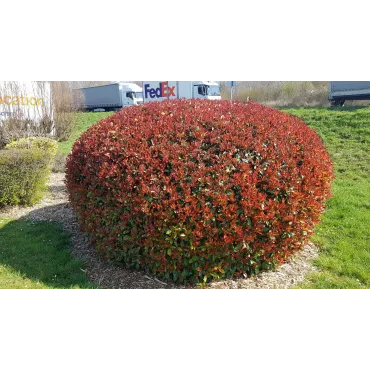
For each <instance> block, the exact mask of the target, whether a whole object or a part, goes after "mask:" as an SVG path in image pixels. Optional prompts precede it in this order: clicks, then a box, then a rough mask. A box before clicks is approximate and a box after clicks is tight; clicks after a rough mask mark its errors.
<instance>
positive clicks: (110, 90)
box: [73, 82, 143, 112]
mask: <svg viewBox="0 0 370 370" xmlns="http://www.w3.org/2000/svg"><path fill="white" fill-rule="evenodd" d="M142 91H143V90H142V88H141V87H140V86H138V85H136V84H134V83H125V82H115V83H112V84H109V85H102V86H94V87H85V88H82V89H75V90H73V103H74V106H75V107H76V108H79V109H82V110H87V111H95V112H99V111H100V112H103V111H117V110H120V109H121V108H124V107H129V106H131V105H137V104H142V103H143V92H142Z"/></svg>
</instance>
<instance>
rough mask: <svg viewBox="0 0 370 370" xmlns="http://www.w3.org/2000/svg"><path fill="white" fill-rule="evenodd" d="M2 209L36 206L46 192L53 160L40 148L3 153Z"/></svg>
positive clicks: (0, 164) (0, 163)
mask: <svg viewBox="0 0 370 370" xmlns="http://www.w3.org/2000/svg"><path fill="white" fill-rule="evenodd" d="M0 168H1V171H0V207H1V206H5V205H18V204H22V205H32V204H34V203H36V202H37V201H39V200H40V199H41V198H42V196H43V194H44V191H45V189H46V185H45V184H46V180H47V178H48V175H49V173H50V159H49V157H48V156H46V155H45V153H44V152H43V151H42V150H40V149H28V150H24V149H8V150H1V151H0Z"/></svg>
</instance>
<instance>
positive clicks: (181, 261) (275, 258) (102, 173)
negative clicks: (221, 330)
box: [67, 100, 333, 283]
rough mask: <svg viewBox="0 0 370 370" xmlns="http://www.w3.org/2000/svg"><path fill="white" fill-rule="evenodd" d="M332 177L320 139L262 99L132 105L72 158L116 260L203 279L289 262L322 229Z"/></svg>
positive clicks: (86, 224) (70, 171)
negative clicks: (318, 226)
mask: <svg viewBox="0 0 370 370" xmlns="http://www.w3.org/2000/svg"><path fill="white" fill-rule="evenodd" d="M332 181H333V164H332V161H331V159H330V157H329V155H328V153H327V151H326V149H325V147H324V145H323V143H322V141H321V139H320V138H319V136H318V135H317V134H316V133H315V132H314V131H313V130H312V129H311V128H309V127H308V126H307V125H306V124H305V123H304V122H303V121H302V120H300V119H298V118H296V117H293V116H291V115H289V114H286V113H282V112H280V111H278V110H276V109H272V108H268V107H265V106H262V105H260V104H257V103H254V102H249V103H248V104H246V103H242V102H231V101H208V100H168V101H164V102H161V103H149V104H144V105H140V106H133V107H129V108H125V109H122V110H121V111H120V112H118V113H116V114H115V115H113V116H111V117H109V118H106V119H104V120H102V121H100V122H99V123H98V124H96V125H94V126H92V127H91V128H90V129H89V130H87V131H86V132H85V133H84V134H83V135H82V136H81V137H80V139H79V140H78V141H77V142H76V143H75V144H74V147H73V150H72V153H71V154H70V155H69V157H68V159H67V186H68V189H69V193H70V200H71V203H72V205H73V207H74V209H75V211H76V213H77V216H78V219H79V222H80V224H81V226H82V229H83V230H84V231H86V232H87V233H88V234H89V235H90V236H91V239H92V241H93V243H94V244H95V245H96V247H97V248H98V249H99V250H100V251H101V252H102V253H103V254H104V256H105V257H106V258H107V259H109V260H111V261H114V262H118V263H122V264H123V265H125V266H127V267H129V268H135V269H145V270H147V271H148V272H150V273H152V274H155V275H157V276H160V277H165V278H168V279H172V280H174V281H179V282H191V283H203V282H207V281H211V280H213V279H220V278H229V277H235V276H236V277H237V276H245V275H251V274H254V273H257V272H259V271H261V270H267V269H270V268H272V267H274V266H275V265H277V264H280V263H283V262H285V261H286V260H287V258H288V257H289V256H290V255H291V254H292V253H294V252H296V251H298V250H299V249H300V248H302V247H303V246H304V245H305V243H306V242H307V240H308V238H309V236H310V234H312V232H313V228H314V225H315V224H316V223H317V222H318V220H319V217H320V214H321V213H322V212H323V210H324V205H325V201H326V199H327V198H328V197H329V196H330V187H331V184H332Z"/></svg>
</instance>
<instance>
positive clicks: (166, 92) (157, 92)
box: [144, 82, 176, 99]
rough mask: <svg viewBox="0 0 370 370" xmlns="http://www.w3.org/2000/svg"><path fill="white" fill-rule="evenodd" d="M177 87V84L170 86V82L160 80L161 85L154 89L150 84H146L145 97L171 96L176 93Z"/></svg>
mask: <svg viewBox="0 0 370 370" xmlns="http://www.w3.org/2000/svg"><path fill="white" fill-rule="evenodd" d="M175 87H176V86H168V82H160V83H159V87H158V88H156V89H153V88H151V87H150V84H145V85H144V94H145V98H148V95H149V96H150V97H151V98H152V99H154V98H169V97H170V96H176V95H175Z"/></svg>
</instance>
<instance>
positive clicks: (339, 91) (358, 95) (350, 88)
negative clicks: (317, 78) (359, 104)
mask: <svg viewBox="0 0 370 370" xmlns="http://www.w3.org/2000/svg"><path fill="white" fill-rule="evenodd" d="M346 100H370V81H331V82H330V84H329V101H330V103H331V105H332V106H338V105H340V106H343V105H344V103H345V101H346Z"/></svg>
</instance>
